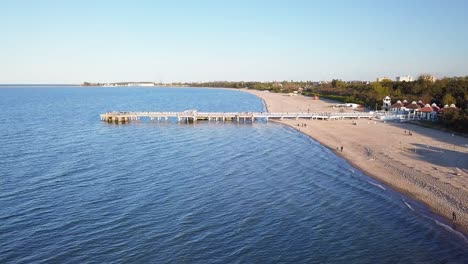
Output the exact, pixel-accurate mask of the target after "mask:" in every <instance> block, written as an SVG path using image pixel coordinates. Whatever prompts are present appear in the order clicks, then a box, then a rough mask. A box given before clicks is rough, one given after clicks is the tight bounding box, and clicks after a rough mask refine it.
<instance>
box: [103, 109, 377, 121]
mask: <svg viewBox="0 0 468 264" xmlns="http://www.w3.org/2000/svg"><path fill="white" fill-rule="evenodd" d="M100 117H101V120H102V121H105V122H109V123H128V122H131V121H136V120H140V119H141V118H149V119H150V120H151V121H152V122H154V121H155V120H158V121H168V120H169V118H173V119H176V120H177V122H185V123H193V122H197V121H198V120H207V121H222V122H225V121H237V122H247V121H250V122H254V121H255V120H258V119H264V120H266V121H268V120H269V119H279V120H283V119H284V118H287V119H296V120H298V119H299V118H303V119H320V120H336V119H360V118H368V119H371V118H373V117H374V112H352V113H346V112H344V113H338V112H337V113H333V112H322V113H270V112H198V111H196V110H187V111H183V112H107V113H104V114H101V115H100Z"/></svg>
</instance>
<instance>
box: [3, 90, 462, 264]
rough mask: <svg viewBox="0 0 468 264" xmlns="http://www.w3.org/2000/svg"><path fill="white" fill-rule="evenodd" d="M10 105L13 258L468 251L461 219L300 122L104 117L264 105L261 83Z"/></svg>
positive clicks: (7, 212) (48, 93)
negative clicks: (380, 175) (409, 194)
mask: <svg viewBox="0 0 468 264" xmlns="http://www.w3.org/2000/svg"><path fill="white" fill-rule="evenodd" d="M0 106H1V109H2V114H1V115H0V263H467V262H468V243H467V241H466V238H464V237H463V235H461V234H460V233H457V232H456V231H454V230H453V229H452V228H451V226H450V224H447V223H445V222H444V221H442V220H440V219H437V218H434V217H433V216H432V215H431V214H430V213H428V212H427V210H426V209H425V208H424V207H422V206H420V205H418V204H417V203H414V202H412V201H410V200H408V199H406V198H404V197H403V196H401V195H399V194H397V193H395V192H393V191H391V190H389V188H387V187H386V186H383V185H381V184H379V183H377V182H375V181H373V180H371V179H370V178H369V177H367V176H365V175H363V174H362V173H361V172H360V171H358V170H357V169H354V168H352V167H351V166H350V165H349V164H348V163H347V162H345V161H343V160H342V159H341V158H339V157H337V156H335V155H334V154H333V153H331V152H330V151H329V150H328V149H326V148H324V147H322V146H321V145H319V144H318V143H317V142H315V141H313V140H311V139H310V138H308V137H306V136H304V135H302V134H300V133H298V132H296V131H295V130H293V129H290V128H288V127H284V126H281V125H277V124H272V123H268V124H267V123H264V122H258V123H255V124H235V123H226V124H220V123H218V124H215V123H213V122H212V123H207V122H199V123H197V124H177V122H175V121H170V122H168V123H157V122H156V123H150V122H144V121H142V122H139V123H137V122H134V123H131V124H126V125H115V124H106V123H104V122H101V121H100V120H99V114H100V113H103V112H106V111H132V110H138V111H182V110H186V109H198V110H199V111H262V110H263V107H264V106H263V103H262V101H261V100H259V99H258V98H256V97H254V96H252V95H250V94H246V93H242V92H238V91H228V90H221V89H190V88H157V89H155V88H78V87H40V88H39V87H36V88H35V87H14V88H5V87H3V88H1V89H0ZM405 201H406V203H405Z"/></svg>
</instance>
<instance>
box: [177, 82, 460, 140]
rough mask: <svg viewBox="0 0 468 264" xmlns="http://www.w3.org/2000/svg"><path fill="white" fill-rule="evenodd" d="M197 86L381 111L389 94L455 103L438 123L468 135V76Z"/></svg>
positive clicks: (400, 97)
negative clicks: (286, 95) (294, 94)
mask: <svg viewBox="0 0 468 264" xmlns="http://www.w3.org/2000/svg"><path fill="white" fill-rule="evenodd" d="M186 85H191V86H196V87H226V88H249V89H256V90H269V91H272V92H293V91H302V92H303V94H305V95H314V94H316V95H319V96H321V97H326V98H330V99H335V100H338V101H342V102H348V103H358V104H361V105H363V106H365V107H367V108H369V109H380V107H381V106H382V99H383V98H384V97H385V96H387V95H389V96H390V97H391V98H392V102H393V103H394V102H396V100H405V99H406V100H408V101H409V102H411V101H419V100H421V101H423V102H424V103H430V104H432V103H436V104H437V105H439V106H442V107H443V106H444V105H446V104H447V105H450V104H455V105H456V106H457V108H458V109H450V110H448V111H445V112H444V114H443V115H440V123H441V124H443V125H444V126H445V127H447V128H449V129H453V130H456V131H460V132H464V133H467V132H468V113H467V111H468V76H467V77H452V78H443V79H440V80H436V81H434V82H433V81H432V80H431V78H430V76H427V75H421V76H420V77H419V78H418V79H417V80H416V81H414V82H394V81H391V80H384V81H382V82H372V83H369V82H343V81H341V80H333V81H331V82H326V83H312V82H294V81H283V82H223V81H220V82H208V83H190V84H188V83H187V84H186Z"/></svg>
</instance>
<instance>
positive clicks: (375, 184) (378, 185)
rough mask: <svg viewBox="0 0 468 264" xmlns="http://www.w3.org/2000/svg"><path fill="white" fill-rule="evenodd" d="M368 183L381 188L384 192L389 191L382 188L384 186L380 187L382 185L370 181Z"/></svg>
mask: <svg viewBox="0 0 468 264" xmlns="http://www.w3.org/2000/svg"><path fill="white" fill-rule="evenodd" d="M367 182H368V183H370V184H372V185H374V186H375V187H378V188H380V189H382V190H384V191H385V190H387V189H385V187H383V186H382V185H380V184H377V183H373V182H370V181H367Z"/></svg>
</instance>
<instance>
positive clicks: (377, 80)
mask: <svg viewBox="0 0 468 264" xmlns="http://www.w3.org/2000/svg"><path fill="white" fill-rule="evenodd" d="M375 81H376V82H383V81H392V80H391V79H390V78H388V77H379V78H377V79H376V80H375Z"/></svg>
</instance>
